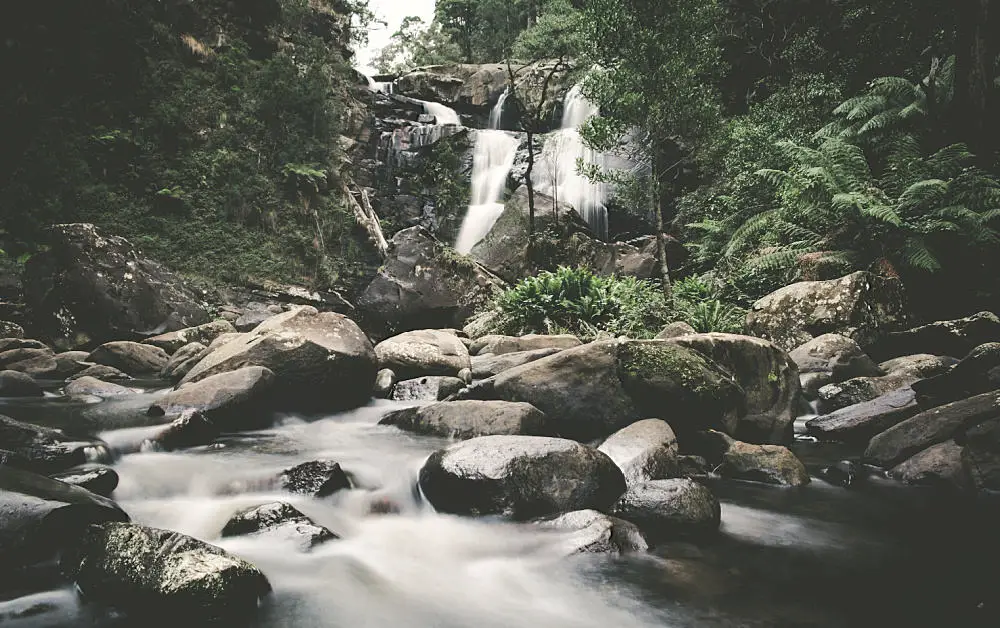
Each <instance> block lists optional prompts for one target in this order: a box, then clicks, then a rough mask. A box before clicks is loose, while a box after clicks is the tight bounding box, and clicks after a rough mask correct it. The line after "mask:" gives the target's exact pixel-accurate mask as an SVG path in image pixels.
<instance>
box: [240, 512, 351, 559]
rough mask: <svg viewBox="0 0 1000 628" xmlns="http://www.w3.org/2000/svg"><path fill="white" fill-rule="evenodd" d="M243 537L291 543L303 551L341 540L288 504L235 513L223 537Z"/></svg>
mask: <svg viewBox="0 0 1000 628" xmlns="http://www.w3.org/2000/svg"><path fill="white" fill-rule="evenodd" d="M242 535H252V536H258V537H259V536H267V537H268V538H273V539H275V540H291V541H294V542H295V543H296V544H298V545H299V547H300V548H301V549H303V550H310V549H312V548H314V547H316V546H317V545H319V544H320V543H324V542H326V541H329V540H332V539H336V538H339V537H338V536H337V535H336V534H334V533H333V532H331V531H330V530H328V529H326V528H324V527H323V526H321V525H317V524H316V523H314V522H313V521H312V520H311V519H310V518H309V517H307V516H305V515H304V514H302V513H301V512H300V511H299V510H298V509H297V508H296V507H295V506H292V505H291V504H289V503H287V502H271V503H268V504H261V505H260V506H253V507H251V508H246V509H244V510H241V511H239V512H237V513H236V514H234V515H233V516H232V517H230V519H229V521H227V522H226V526H225V527H224V528H222V536H223V538H225V537H229V536H242Z"/></svg>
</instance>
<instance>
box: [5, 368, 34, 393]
mask: <svg viewBox="0 0 1000 628" xmlns="http://www.w3.org/2000/svg"><path fill="white" fill-rule="evenodd" d="M43 394H44V393H43V392H42V387H41V386H39V385H38V384H37V383H36V382H35V379H34V378H33V377H32V376H30V375H26V374H25V373H21V372H19V371H0V397H41V396H42V395H43Z"/></svg>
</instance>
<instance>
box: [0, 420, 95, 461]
mask: <svg viewBox="0 0 1000 628" xmlns="http://www.w3.org/2000/svg"><path fill="white" fill-rule="evenodd" d="M99 446H102V444H101V443H100V442H99V441H96V440H82V439H76V438H72V437H70V436H67V435H66V434H64V433H62V432H61V431H59V430H53V429H49V428H47V427H40V426H38V425H32V424H30V423H21V422H20V421H15V420H14V419H11V418H9V417H5V416H0V465H9V466H12V467H18V468H19V469H24V470H26V471H32V472H35V473H45V474H48V473H55V472H57V471H63V470H65V469H69V468H70V467H75V466H77V465H80V464H83V463H84V462H86V461H87V454H86V450H87V448H88V447H99Z"/></svg>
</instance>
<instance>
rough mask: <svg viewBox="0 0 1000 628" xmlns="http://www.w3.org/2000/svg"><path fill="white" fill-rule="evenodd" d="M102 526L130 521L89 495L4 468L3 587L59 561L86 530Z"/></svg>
mask: <svg viewBox="0 0 1000 628" xmlns="http://www.w3.org/2000/svg"><path fill="white" fill-rule="evenodd" d="M104 521H128V515H126V514H125V512H124V511H123V510H122V509H121V508H119V507H118V506H116V505H115V503H114V502H112V501H111V500H110V499H106V498H104V497H100V496H98V495H95V494H94V493H91V492H90V491H87V490H84V489H82V488H79V487H77V486H72V485H70V484H67V483H65V482H60V481H58V480H53V479H50V478H47V477H44V476H41V475H36V474H34V473H31V472H29V471H23V470H21V469H15V468H14V467H9V466H6V465H0V581H3V580H6V578H7V577H8V576H10V575H11V574H12V573H13V572H14V571H15V570H16V569H18V568H19V567H23V566H26V565H30V564H33V563H36V562H41V561H43V560H46V559H49V558H52V557H55V556H56V555H57V554H58V553H59V552H60V551H61V550H63V549H64V548H65V547H66V545H67V544H68V543H72V542H73V540H74V539H76V538H77V537H78V536H79V535H80V534H81V533H82V532H83V531H84V529H85V528H86V527H87V526H88V525H90V524H92V523H99V522H104Z"/></svg>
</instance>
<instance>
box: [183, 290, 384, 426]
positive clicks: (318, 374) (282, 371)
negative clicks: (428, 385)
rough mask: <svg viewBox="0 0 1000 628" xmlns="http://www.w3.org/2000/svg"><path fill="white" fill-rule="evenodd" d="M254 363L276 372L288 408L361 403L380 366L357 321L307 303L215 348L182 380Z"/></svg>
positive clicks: (279, 395)
mask: <svg viewBox="0 0 1000 628" xmlns="http://www.w3.org/2000/svg"><path fill="white" fill-rule="evenodd" d="M248 366H259V367H265V368H267V369H269V370H270V371H271V372H273V373H274V380H275V381H274V387H273V396H274V399H275V401H276V402H277V403H279V404H280V407H282V408H315V409H347V408H353V407H357V406H359V405H361V404H363V403H366V402H367V401H368V400H369V399H370V398H371V388H372V382H374V381H375V373H376V372H377V370H378V369H377V368H376V360H375V351H374V349H373V347H372V344H371V341H369V340H368V337H367V336H365V334H364V332H362V331H361V328H360V327H358V326H357V324H356V323H355V322H354V321H352V320H351V319H349V318H347V317H346V316H343V315H342V314H336V313H334V312H319V311H317V310H316V308H314V307H311V306H302V307H297V308H294V309H292V310H291V311H288V312H285V313H284V314H279V315H277V316H275V317H274V318H272V319H270V320H269V321H267V322H266V323H263V324H262V325H260V326H259V327H257V329H255V330H254V331H253V332H251V333H249V334H245V335H243V336H240V337H239V338H234V339H233V340H231V341H229V342H227V343H226V344H224V345H222V346H221V347H219V348H218V349H215V350H213V351H210V352H209V353H208V355H206V356H205V357H204V358H202V360H201V362H199V363H198V364H197V365H195V367H194V368H193V369H191V371H190V372H189V373H188V374H187V375H186V376H184V379H182V380H181V386H183V385H184V384H187V383H189V382H199V381H201V380H204V379H206V378H208V377H211V376H213V375H218V374H221V373H227V372H230V371H236V370H239V369H242V368H244V367H248ZM210 416H211V415H210ZM212 418H213V420H215V418H214V417H212Z"/></svg>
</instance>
